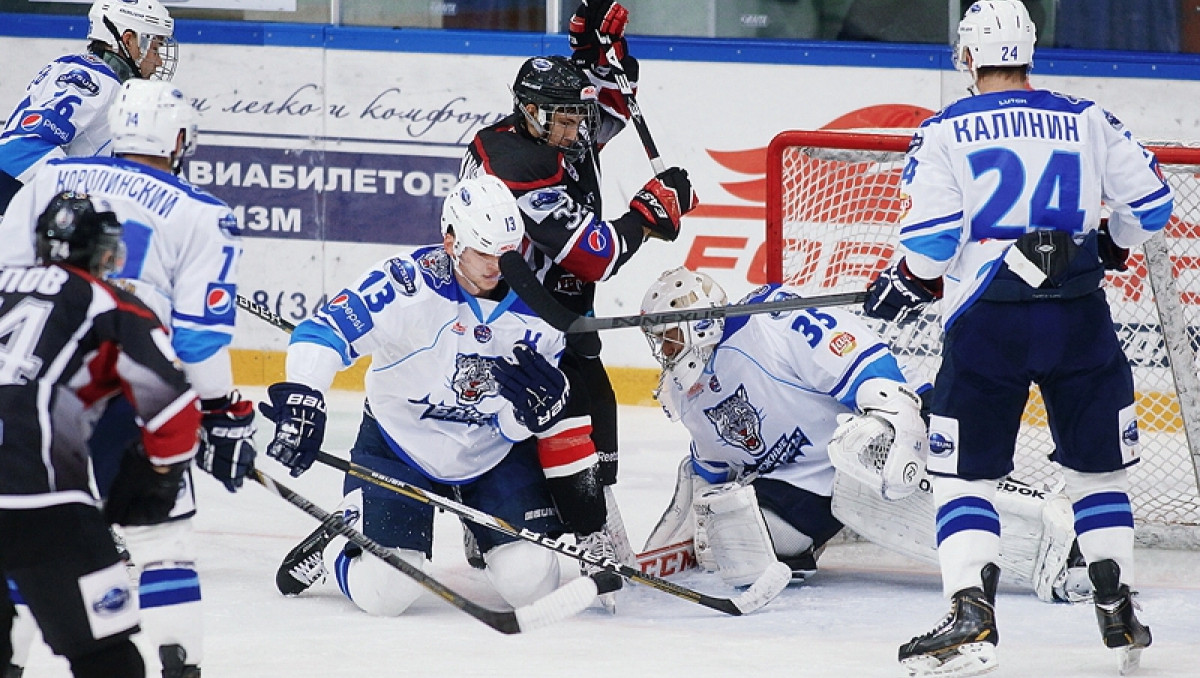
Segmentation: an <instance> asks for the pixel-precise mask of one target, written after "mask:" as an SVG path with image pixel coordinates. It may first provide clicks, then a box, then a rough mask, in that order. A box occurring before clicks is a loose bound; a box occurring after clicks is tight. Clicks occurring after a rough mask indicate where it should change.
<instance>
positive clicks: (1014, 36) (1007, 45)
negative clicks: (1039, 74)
mask: <svg viewBox="0 0 1200 678" xmlns="http://www.w3.org/2000/svg"><path fill="white" fill-rule="evenodd" d="M1035 42H1037V29H1036V27H1035V26H1034V25H1033V20H1032V19H1030V18H1029V12H1028V11H1027V10H1026V9H1025V5H1024V4H1022V3H1021V2H1020V1H1019V0H979V2H976V3H975V4H973V5H971V6H970V7H969V8H967V12H966V14H965V15H963V19H962V21H961V22H959V24H958V40H957V41H956V42H955V43H954V66H955V68H957V69H958V70H960V71H972V72H973V71H975V70H977V69H979V68H981V67H986V66H1028V65H1030V64H1032V63H1033V45H1034V43H1035ZM967 52H970V53H971V62H970V64H969V65H968V63H967V57H966V55H967Z"/></svg>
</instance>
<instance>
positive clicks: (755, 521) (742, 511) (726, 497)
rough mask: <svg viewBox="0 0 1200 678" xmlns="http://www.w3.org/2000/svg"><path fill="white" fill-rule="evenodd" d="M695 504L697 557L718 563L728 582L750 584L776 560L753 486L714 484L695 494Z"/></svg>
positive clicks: (703, 561) (702, 560) (731, 584)
mask: <svg viewBox="0 0 1200 678" xmlns="http://www.w3.org/2000/svg"><path fill="white" fill-rule="evenodd" d="M692 508H693V509H694V511H695V514H696V559H697V560H698V561H700V562H701V563H705V562H712V563H713V564H715V565H716V569H717V572H718V573H719V574H720V575H721V579H723V580H724V581H725V583H727V584H729V585H730V586H747V585H749V584H751V583H753V582H754V581H755V580H756V579H758V578H759V576H761V575H762V573H763V572H766V570H767V568H768V567H770V566H771V565H773V564H774V563H775V562H777V559H776V558H775V548H774V546H773V545H772V544H771V535H770V533H769V532H767V525H766V523H765V522H764V520H763V514H762V511H760V510H759V508H758V499H757V498H756V496H755V493H754V488H753V487H752V486H749V485H742V484H740V483H736V482H734V483H723V484H721V485H714V486H712V487H710V488H708V489H706V490H704V491H703V492H701V493H699V494H698V495H697V496H696V497H695V499H694V500H693V502H692ZM701 554H704V556H702V555H701Z"/></svg>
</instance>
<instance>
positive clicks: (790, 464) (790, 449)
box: [642, 267, 1073, 600]
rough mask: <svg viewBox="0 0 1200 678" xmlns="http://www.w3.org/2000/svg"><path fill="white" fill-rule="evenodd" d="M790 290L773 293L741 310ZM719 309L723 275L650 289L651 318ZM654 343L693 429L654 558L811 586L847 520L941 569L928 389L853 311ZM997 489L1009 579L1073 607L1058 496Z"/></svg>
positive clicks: (752, 323)
mask: <svg viewBox="0 0 1200 678" xmlns="http://www.w3.org/2000/svg"><path fill="white" fill-rule="evenodd" d="M788 296H795V294H794V293H792V292H791V291H789V290H788V289H787V288H781V287H779V286H774V285H773V286H768V287H764V288H760V289H759V290H756V291H755V292H753V293H752V294H751V295H749V296H748V297H747V298H746V299H745V300H743V302H742V303H759V302H765V301H775V300H778V299H782V298H786V297H788ZM726 303H727V302H726V295H725V292H724V290H722V289H721V287H720V285H718V284H717V283H716V281H714V280H713V279H712V278H711V277H709V276H708V275H706V274H704V273H699V272H692V271H689V270H688V269H686V268H682V267H681V268H676V269H672V270H669V271H666V272H665V273H663V274H662V276H661V277H659V279H658V280H657V281H656V282H655V283H654V284H653V285H651V287H650V289H649V290H648V291H647V293H646V295H645V297H644V299H643V301H642V312H644V313H657V312H662V311H679V310H698V309H704V308H711V307H720V306H724V305H725V304H726ZM646 335H647V337H648V338H649V340H650V345H651V349H652V351H653V353H654V356H655V358H656V359H657V360H658V361H659V363H660V364H661V365H662V375H661V377H660V381H659V389H658V391H657V397H658V399H659V402H660V403H661V404H662V406H663V409H664V411H666V413H667V416H668V418H670V419H672V420H680V421H682V422H683V424H684V426H686V427H687V429H688V432H689V433H690V434H691V436H692V445H691V454H690V455H689V456H688V457H686V458H685V459H684V460H683V462H682V463H681V464H680V468H679V477H678V482H677V486H676V488H675V496H674V497H673V499H672V502H671V505H670V506H669V507H668V509H667V511H666V512H665V513H664V515H663V518H662V520H660V521H659V523H658V525H657V526H656V527H655V529H654V530H653V532H652V533H651V535H650V538H649V540H648V543H647V544H646V549H645V550H646V551H647V552H649V551H652V550H654V549H660V548H663V547H666V546H670V545H674V544H676V543H679V542H682V541H686V540H688V539H692V540H693V541H694V547H695V551H696V556H697V560H698V561H699V564H700V565H702V566H703V567H705V568H706V569H708V570H715V571H717V572H718V573H719V574H720V575H721V577H722V578H723V579H725V581H727V582H728V583H730V584H732V585H745V584H749V583H751V582H753V581H754V580H755V579H757V578H758V576H759V575H761V574H762V572H763V571H765V569H766V568H767V566H769V565H770V564H771V563H773V562H774V561H775V560H776V559H778V560H780V561H782V562H784V563H787V564H788V565H790V566H791V567H792V570H793V572H794V574H795V576H796V578H801V579H802V578H804V577H807V576H809V575H811V574H812V573H813V572H815V570H816V560H817V558H816V557H817V555H818V554H819V553H820V552H821V550H822V547H823V545H824V544H825V543H826V542H827V541H828V540H829V539H830V538H831V537H833V536H834V535H835V534H836V533H837V532H838V531H839V530H840V529H841V528H842V526H843V524H845V525H846V526H847V527H850V528H851V529H853V530H854V531H855V532H857V533H859V534H860V535H862V536H864V537H867V538H868V539H870V540H871V541H873V542H875V543H878V544H880V545H881V546H885V547H887V548H890V549H892V550H895V551H897V552H900V553H903V554H905V555H909V556H912V557H915V558H919V559H922V560H925V561H928V562H932V563H936V562H937V553H936V542H935V540H934V534H933V530H932V521H933V513H934V512H933V506H932V501H931V499H930V497H929V493H928V491H927V489H925V485H926V482H925V480H924V474H923V469H924V464H925V443H926V435H925V424H924V422H923V420H922V418H921V410H922V396H923V395H925V394H926V393H927V392H928V389H929V384H928V383H926V382H923V381H922V380H921V379H920V378H918V377H915V376H912V375H906V374H905V373H904V372H903V370H902V367H901V365H900V364H899V363H898V362H897V359H896V358H895V357H894V356H893V354H892V353H891V352H890V351H889V349H888V348H887V346H886V344H884V343H883V341H882V340H881V339H880V338H879V337H878V336H877V335H876V334H875V333H874V332H872V331H871V330H870V329H869V328H867V327H866V326H865V325H864V324H863V323H862V321H861V320H860V319H859V318H858V317H857V316H856V315H853V314H851V313H848V312H847V311H844V310H842V309H837V308H821V309H816V308H813V309H806V310H803V311H793V312H790V313H778V314H769V315H768V314H761V315H749V316H743V317H740V318H738V319H736V320H725V319H713V320H698V321H692V322H686V323H674V324H669V325H658V326H654V327H651V328H649V329H647V330H646ZM918 393H921V396H918V395H917V394H918ZM835 468H836V471H837V472H836V474H835ZM1001 494H1002V496H1003V498H1004V502H1003V505H1002V514H1003V515H1004V518H1005V520H1006V523H1007V524H1010V525H1011V526H1012V527H1013V529H1012V530H1011V534H1010V535H1009V537H1008V539H1007V541H1006V543H1005V545H1004V546H1005V549H1004V551H1005V556H1006V557H1007V558H1008V561H1010V562H1012V563H1013V568H1012V571H1011V572H1010V573H1009V574H1010V575H1012V576H1013V579H1014V581H1016V582H1018V583H1022V584H1029V585H1031V586H1032V587H1033V588H1034V590H1035V592H1037V594H1038V595H1039V597H1041V598H1043V599H1045V600H1051V599H1053V598H1054V596H1055V591H1054V587H1055V585H1057V586H1058V589H1059V590H1058V595H1059V596H1060V597H1062V598H1063V599H1065V598H1066V597H1067V574H1068V573H1067V571H1066V569H1065V565H1066V561H1067V557H1068V555H1069V553H1070V548H1071V541H1072V537H1073V532H1072V529H1071V523H1070V519H1069V517H1068V516H1069V514H1070V509H1069V506H1064V503H1065V501H1066V500H1065V498H1063V497H1061V496H1056V495H1054V493H1051V492H1046V491H1040V490H1036V489H1034V488H1030V487H1028V486H1026V485H1023V484H1021V483H1017V482H1015V481H1012V480H1009V479H1005V480H1004V482H1003V483H1002V493H1001Z"/></svg>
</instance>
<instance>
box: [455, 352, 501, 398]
mask: <svg viewBox="0 0 1200 678" xmlns="http://www.w3.org/2000/svg"><path fill="white" fill-rule="evenodd" d="M453 387H454V394H455V395H456V396H458V402H460V403H462V404H463V405H476V404H478V403H479V401H481V400H483V399H484V398H486V397H488V396H491V395H497V394H499V393H500V387H499V386H497V385H496V380H495V379H494V378H493V377H492V359H491V358H485V357H483V356H479V355H475V354H472V355H462V354H459V355H457V356H455V358H454V383H453Z"/></svg>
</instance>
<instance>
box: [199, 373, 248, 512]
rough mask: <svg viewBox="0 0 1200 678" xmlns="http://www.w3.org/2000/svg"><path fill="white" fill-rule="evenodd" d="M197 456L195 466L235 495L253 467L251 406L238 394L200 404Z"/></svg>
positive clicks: (203, 401)
mask: <svg viewBox="0 0 1200 678" xmlns="http://www.w3.org/2000/svg"><path fill="white" fill-rule="evenodd" d="M200 410H201V412H202V415H201V419H200V453H199V454H198V455H197V456H196V465H197V466H199V467H200V468H202V469H204V470H205V471H208V472H209V473H211V474H212V475H213V477H214V478H216V479H217V480H219V481H221V482H222V483H224V484H225V489H227V490H229V491H230V492H236V491H237V489H238V488H239V487H241V486H242V479H243V478H245V477H246V474H247V473H249V472H250V469H252V468H254V454H255V450H254V431H255V426H254V405H252V404H251V403H250V401H249V400H242V399H241V396H240V395H239V394H238V393H236V392H235V393H233V394H231V395H228V396H225V397H224V398H213V399H211V400H202V401H200Z"/></svg>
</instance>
